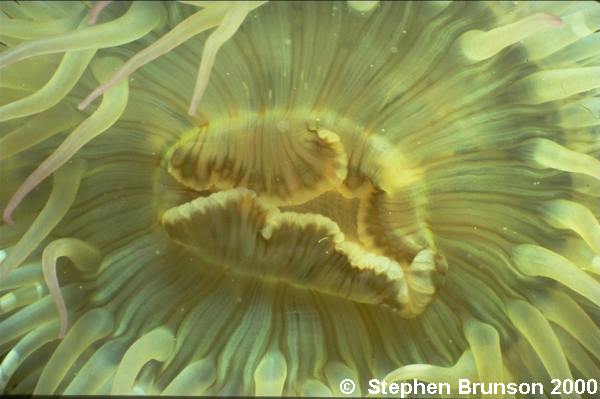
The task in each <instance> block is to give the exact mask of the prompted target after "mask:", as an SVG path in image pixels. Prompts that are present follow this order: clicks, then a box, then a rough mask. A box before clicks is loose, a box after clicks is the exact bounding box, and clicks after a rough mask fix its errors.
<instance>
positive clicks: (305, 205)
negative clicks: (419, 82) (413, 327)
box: [162, 112, 448, 317]
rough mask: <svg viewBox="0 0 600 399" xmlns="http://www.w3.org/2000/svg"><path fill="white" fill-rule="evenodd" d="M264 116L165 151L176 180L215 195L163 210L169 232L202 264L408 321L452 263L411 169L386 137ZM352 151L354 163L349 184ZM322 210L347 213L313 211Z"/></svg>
mask: <svg viewBox="0 0 600 399" xmlns="http://www.w3.org/2000/svg"><path fill="white" fill-rule="evenodd" d="M263 115H264V117H262V118H258V119H250V118H248V119H242V121H244V122H238V123H232V122H231V121H228V123H227V125H226V126H227V128H226V129H227V130H226V131H222V129H223V127H222V124H220V123H219V122H218V121H217V122H216V123H210V124H208V125H205V126H203V127H202V128H201V129H197V130H195V131H192V132H190V133H188V134H185V135H184V136H183V138H182V139H181V140H180V141H179V142H178V143H176V144H175V145H174V146H173V147H171V148H170V149H169V150H168V151H167V165H168V171H169V173H170V174H171V175H172V176H173V177H174V178H175V179H176V180H178V181H179V182H180V183H182V184H184V185H185V186H187V187H188V188H190V189H193V190H195V191H197V192H212V193H214V194H211V195H209V196H208V197H206V198H202V197H201V198H199V199H196V200H193V201H191V202H188V203H186V204H183V205H179V206H177V207H175V208H171V209H169V210H167V211H166V212H165V213H164V214H163V215H162V223H163V225H164V226H165V228H166V231H167V233H168V234H169V235H170V236H171V237H172V238H174V239H175V240H176V241H177V242H179V243H180V244H182V245H184V246H185V247H187V248H188V249H191V250H192V251H194V252H196V253H197V254H199V255H200V256H201V257H202V259H203V260H204V261H208V262H210V263H213V264H217V265H220V266H221V267H224V268H225V269H227V270H233V271H235V272H238V273H241V274H244V275H247V276H248V275H250V276H255V277H260V278H265V279H267V280H269V279H271V280H272V279H275V280H278V281H285V282H287V283H288V284H291V285H293V286H296V287H304V288H307V289H309V290H313V291H316V292H321V293H325V294H328V295H337V296H340V297H343V298H347V299H349V300H352V301H355V302H358V303H369V304H381V305H385V306H388V307H390V308H392V309H394V310H395V311H397V312H398V313H399V314H400V315H402V316H404V317H416V316H417V315H418V314H420V313H421V312H422V311H423V310H425V308H426V307H427V306H428V305H429V304H430V303H431V301H432V300H433V298H434V297H435V295H436V294H437V292H438V289H439V288H440V287H441V286H442V285H443V281H444V276H445V274H446V271H447V267H448V266H447V262H446V260H445V258H444V257H443V255H441V254H439V253H437V251H436V250H435V243H434V242H433V239H432V234H431V230H430V229H429V227H428V226H427V220H426V211H425V210H424V207H425V205H426V204H424V203H419V198H417V196H416V195H415V192H416V190H415V186H418V185H419V184H421V185H422V184H423V182H422V176H419V174H418V173H417V172H416V168H415V167H409V166H408V165H407V163H406V161H405V158H406V157H404V156H403V155H402V154H401V152H400V151H399V150H398V149H397V148H394V147H393V146H391V145H389V144H387V145H386V143H385V141H384V140H382V139H374V140H373V141H374V142H375V143H376V144H373V143H371V142H370V140H369V138H368V137H365V135H364V134H361V132H355V131H344V130H343V128H342V130H341V131H340V133H339V134H340V135H341V136H342V137H343V139H342V138H340V135H338V134H337V133H334V132H333V131H332V130H330V129H327V128H326V126H327V125H326V123H327V122H328V121H329V119H325V120H323V119H321V118H317V119H309V118H308V117H303V118H302V117H296V118H294V117H291V115H290V114H289V113H278V112H265V113H264V114H263ZM342 126H343V124H342ZM331 129H335V128H333V127H332V128H331ZM347 153H350V154H351V155H354V156H355V157H356V156H357V155H356V154H358V153H360V155H359V158H360V159H361V161H359V162H355V165H354V169H355V172H354V176H352V177H351V178H350V179H349V180H348V175H349V173H348V168H349V166H350V165H349V159H348V155H347ZM358 187H360V188H358ZM240 190H241V191H240ZM246 190H251V191H246ZM198 195H200V194H198ZM353 200H355V201H353ZM353 202H354V203H353ZM277 206H281V207H285V209H287V211H284V212H279V209H278V208H277ZM327 207H328V208H329V209H331V208H338V209H342V210H343V211H342V212H339V213H337V215H336V214H334V213H331V212H327V211H325V215H324V214H321V213H319V211H321V209H323V208H327ZM292 210H293V211H292ZM336 216H338V217H339V219H337V218H336ZM332 218H333V219H332ZM205 226H211V229H208V230H206V231H204V232H202V231H201V230H203V229H205ZM340 226H343V227H348V228H349V229H348V231H344V230H340ZM232 237H235V242H232V241H231V239H232ZM346 237H349V238H348V239H347V238H346ZM228 251H235V253H234V254H230V255H228V254H227V252H228ZM294 254H297V257H296V255H294Z"/></svg>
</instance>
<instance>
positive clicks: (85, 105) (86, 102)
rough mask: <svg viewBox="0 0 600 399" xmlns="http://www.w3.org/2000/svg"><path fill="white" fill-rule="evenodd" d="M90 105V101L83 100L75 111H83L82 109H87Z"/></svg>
mask: <svg viewBox="0 0 600 399" xmlns="http://www.w3.org/2000/svg"><path fill="white" fill-rule="evenodd" d="M89 104H90V100H88V99H87V98H86V99H85V100H83V101H82V102H80V103H79V105H78V106H77V109H78V110H80V111H83V110H84V109H86V108H87V106H88V105H89Z"/></svg>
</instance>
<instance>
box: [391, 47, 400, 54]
mask: <svg viewBox="0 0 600 399" xmlns="http://www.w3.org/2000/svg"><path fill="white" fill-rule="evenodd" d="M390 52H392V53H397V52H398V47H396V46H392V47H390Z"/></svg>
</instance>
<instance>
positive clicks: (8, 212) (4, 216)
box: [2, 208, 15, 226]
mask: <svg viewBox="0 0 600 399" xmlns="http://www.w3.org/2000/svg"><path fill="white" fill-rule="evenodd" d="M2 219H3V220H4V223H6V224H8V225H9V226H12V225H14V224H15V221H14V220H13V218H12V210H11V209H8V208H6V209H5V210H4V213H3V214H2Z"/></svg>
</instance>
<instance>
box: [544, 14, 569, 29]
mask: <svg viewBox="0 0 600 399" xmlns="http://www.w3.org/2000/svg"><path fill="white" fill-rule="evenodd" d="M541 18H542V21H544V23H546V24H548V25H549V26H552V27H555V28H559V27H561V26H563V23H564V22H563V20H562V18H561V17H559V16H558V15H554V14H548V13H542V14H541Z"/></svg>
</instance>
